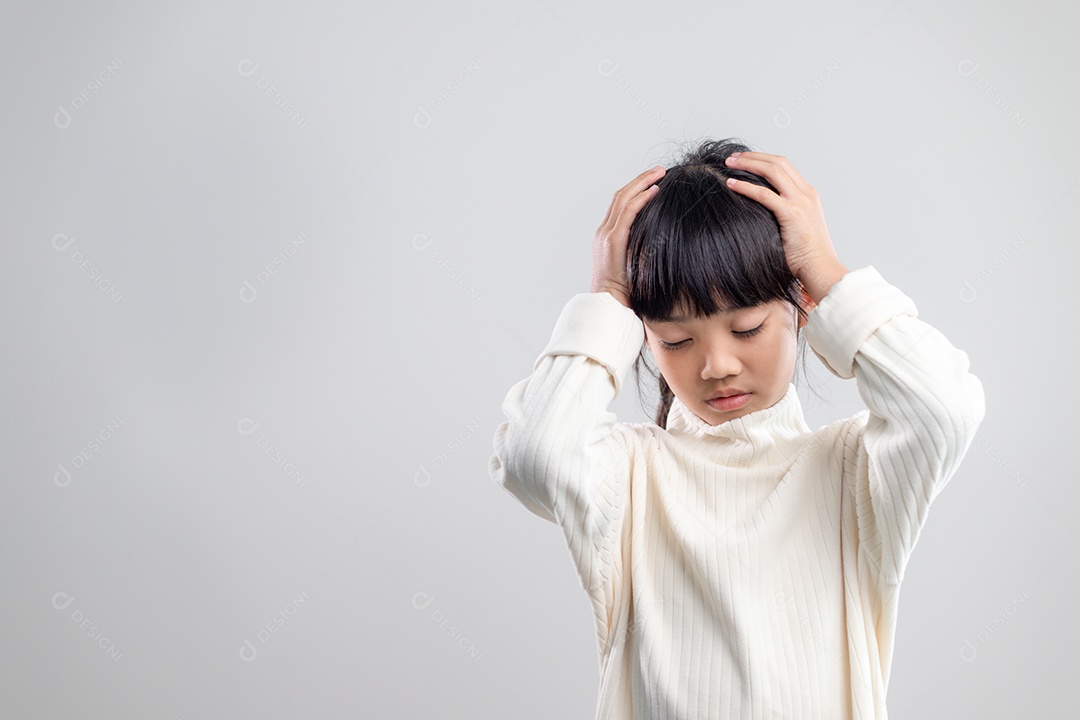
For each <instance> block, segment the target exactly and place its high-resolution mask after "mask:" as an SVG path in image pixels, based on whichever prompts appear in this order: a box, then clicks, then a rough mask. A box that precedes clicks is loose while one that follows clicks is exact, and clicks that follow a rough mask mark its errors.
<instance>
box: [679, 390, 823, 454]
mask: <svg viewBox="0 0 1080 720" xmlns="http://www.w3.org/2000/svg"><path fill="white" fill-rule="evenodd" d="M667 429H668V432H670V433H672V434H676V435H678V434H682V435H691V436H694V437H700V438H715V440H716V441H718V442H725V443H731V444H734V445H751V446H753V447H755V448H766V447H770V446H774V445H781V444H786V443H788V442H790V441H793V440H796V439H797V438H798V437H799V436H801V435H804V434H806V433H808V432H810V428H809V426H807V424H806V419H805V418H804V416H803V411H802V404H801V403H800V402H799V395H798V393H796V391H795V385H794V384H793V383H788V387H787V391H786V392H785V393H784V395H783V397H781V398H780V399H779V400H778V401H777V402H775V403H774V404H772V405H770V406H769V407H767V408H762V409H760V410H754V411H752V412H749V413H747V414H745V415H741V416H739V417H735V418H732V419H730V420H725V421H724V422H721V423H719V424H717V425H711V424H709V423H708V422H706V421H705V420H703V419H701V418H700V417H698V415H697V414H696V413H694V412H693V411H692V410H691V409H690V408H689V407H687V406H686V405H685V404H683V402H682V401H681V400H679V398H678V397H675V398H673V399H672V401H671V410H670V412H669V413H668V422H667Z"/></svg>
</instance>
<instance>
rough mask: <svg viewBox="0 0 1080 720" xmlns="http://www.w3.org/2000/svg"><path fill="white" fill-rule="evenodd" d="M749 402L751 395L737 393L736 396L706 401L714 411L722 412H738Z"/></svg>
mask: <svg viewBox="0 0 1080 720" xmlns="http://www.w3.org/2000/svg"><path fill="white" fill-rule="evenodd" d="M748 402H750V393H736V394H734V395H727V396H724V397H715V398H712V399H710V400H706V401H705V403H706V404H707V405H708V406H709V407H711V408H712V409H713V410H720V411H721V412H729V411H731V410H738V409H739V408H741V407H742V406H743V405H745V404H746V403H748Z"/></svg>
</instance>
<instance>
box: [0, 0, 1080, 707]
mask: <svg viewBox="0 0 1080 720" xmlns="http://www.w3.org/2000/svg"><path fill="white" fill-rule="evenodd" d="M1078 24H1080V10H1078V9H1077V5H1075V4H1073V3H1065V2H1058V3H1035V4H1032V3H1003V2H997V3H993V4H987V3H973V2H969V3H947V4H943V3H937V2H930V1H929V0H883V1H873V2H854V1H851V0H849V1H847V2H833V3H828V4H817V5H815V6H813V7H809V6H806V5H804V4H796V3H790V4H783V3H775V2H772V3H750V2H745V3H728V2H683V3H674V4H672V3H669V4H666V5H658V4H655V3H652V4H646V3H641V4H639V5H637V6H633V7H631V6H627V5H624V4H616V3H610V2H608V3H592V4H581V3H575V2H570V1H569V0H520V1H515V2H484V3H481V2H469V3H436V2H429V3H426V4H420V3H397V4H394V5H392V6H391V5H390V4H385V5H379V6H376V5H374V4H359V3H344V2H337V3H329V2H308V3H303V4H300V3H266V2H235V3H229V4H227V5H226V4H223V3H216V2H210V1H209V0H175V1H174V0H159V1H156V2H153V3H135V2H127V3H122V2H107V3H93V4H91V3H77V2H69V3H56V2H34V3H20V4H15V3H8V4H5V6H4V9H3V11H2V17H0V34H2V37H0V55H2V59H3V62H2V68H3V69H2V71H0V72H2V78H3V79H2V86H0V88H2V92H3V100H4V102H3V103H2V105H0V126H2V128H3V133H2V135H0V138H2V145H0V232H2V239H3V251H4V256H3V258H4V262H3V264H2V265H0V292H2V293H3V307H4V311H3V315H2V326H0V330H2V336H3V343H2V348H3V350H2V366H3V381H2V382H3V415H2V421H3V426H2V428H0V443H2V451H3V452H2V459H3V483H2V485H0V492H2V502H0V544H2V547H0V572H2V581H3V592H2V593H0V603H2V620H0V629H2V636H0V658H2V665H0V675H2V676H3V678H4V679H3V681H2V683H0V717H3V718H16V717H17V718H56V717H77V718H82V717H86V718H90V717H109V718H187V719H190V720H197V719H198V718H240V717H259V718H323V717H325V718H337V717H341V718H345V717H350V718H352V717H395V718H396V717H401V718H412V717H446V718H456V717H470V718H507V717H515V718H537V719H539V718H553V717H560V718H587V717H591V716H592V714H593V712H594V710H595V703H596V694H597V688H598V682H599V677H598V661H597V657H596V641H595V631H594V627H593V620H592V615H591V609H590V606H589V603H588V600H587V598H586V595H585V593H584V592H583V591H582V589H581V587H580V585H579V583H578V580H577V578H576V576H575V574H574V569H573V566H572V563H571V560H570V556H569V553H568V552H567V550H566V547H565V544H564V542H563V539H562V536H561V534H560V532H559V530H558V528H557V527H556V526H554V525H552V524H549V523H546V522H544V521H543V520H541V519H539V518H538V517H535V516H533V515H532V514H530V513H529V512H528V511H527V510H525V509H524V508H523V507H522V506H521V505H520V504H519V503H518V502H517V501H516V500H515V499H514V498H512V497H511V496H509V495H508V494H507V493H505V492H504V491H503V490H502V489H501V488H499V487H498V486H497V485H495V484H494V483H493V481H492V480H491V479H490V477H489V476H488V471H487V463H488V459H489V457H490V456H491V453H492V436H493V434H494V431H495V428H496V427H497V425H498V423H499V422H501V421H502V419H503V418H502V415H501V412H500V404H501V401H502V398H503V396H504V395H505V393H506V391H507V390H508V389H509V387H510V386H511V385H512V384H513V383H515V382H516V381H518V380H520V379H522V378H524V377H526V376H527V375H528V374H529V372H530V371H531V369H532V364H533V361H534V360H535V359H536V357H537V355H538V354H539V352H540V351H541V349H542V348H543V346H544V344H545V342H546V341H547V338H548V337H549V335H550V333H551V330H552V328H553V326H554V322H555V319H556V318H557V316H558V313H559V311H560V309H561V308H562V306H563V305H564V304H565V302H566V301H567V300H568V299H569V298H570V297H571V296H572V295H573V294H575V293H579V292H587V291H588V290H589V279H590V263H591V243H592V238H593V233H594V232H595V230H596V228H597V226H598V225H599V224H600V221H601V220H602V218H603V216H604V213H605V211H606V209H607V206H608V203H609V201H610V199H611V196H612V194H613V193H614V191H615V190H616V189H618V188H619V187H621V186H622V185H624V184H625V183H627V182H628V181H629V180H630V179H631V178H632V177H633V176H634V175H636V174H637V173H638V172H640V171H641V170H643V169H645V168H647V167H648V166H649V165H651V164H654V163H664V162H670V161H671V160H672V159H673V157H674V154H675V153H676V152H677V150H678V148H679V145H680V143H683V142H684V141H685V142H692V141H695V140H698V139H700V138H703V137H713V138H719V137H732V136H734V137H737V138H740V139H742V140H744V141H745V142H746V143H747V144H749V145H750V146H751V147H752V148H753V149H755V150H761V151H765V152H771V153H776V154H781V155H785V156H787V157H788V158H790V159H791V161H792V162H793V164H794V165H795V167H796V168H797V169H798V170H799V171H800V172H801V173H802V174H803V176H804V177H805V178H806V179H807V180H808V181H809V182H810V183H811V184H812V185H813V186H814V187H815V188H816V189H817V190H818V192H819V193H820V196H821V199H822V203H823V206H824V209H825V214H826V218H827V220H828V227H829V230H830V232H831V235H832V240H833V244H834V246H835V248H836V250H837V253H838V255H839V257H840V258H841V260H842V261H843V262H844V263H845V264H846V265H847V266H848V268H850V269H856V268H859V267H863V266H866V265H873V266H874V267H876V268H877V269H878V270H879V272H881V274H882V275H883V277H884V278H885V279H886V280H888V281H889V282H891V283H893V284H895V285H896V286H898V287H899V288H901V289H902V290H903V291H905V292H906V293H907V294H908V295H909V296H910V297H912V299H913V300H914V301H915V303H916V305H917V306H918V308H919V316H920V317H921V318H923V319H925V320H926V321H928V322H929V323H931V324H932V325H933V326H935V327H936V328H938V329H940V330H941V331H942V332H943V333H944V334H945V336H946V337H948V338H949V339H950V341H951V342H952V343H953V344H954V345H956V346H957V347H958V348H960V349H962V350H964V351H965V352H967V353H968V354H969V357H970V359H971V370H972V372H973V373H974V374H975V375H977V376H978V377H979V379H980V380H981V381H982V382H983V384H984V388H985V391H986V396H987V397H986V403H987V416H986V419H985V421H984V423H983V425H982V426H981V428H980V431H979V433H978V437H977V438H976V440H975V441H974V443H973V444H972V446H971V448H970V450H969V451H968V455H967V457H966V458H965V460H964V462H963V464H962V465H961V467H960V469H959V471H958V473H957V474H956V475H955V476H954V477H953V478H952V480H951V482H950V483H949V485H948V486H947V487H946V489H945V490H944V491H943V492H942V494H941V495H940V496H939V497H938V498H937V500H936V501H935V503H934V505H933V507H932V509H931V512H930V515H929V518H928V521H927V524H926V526H925V529H924V530H923V532H922V535H921V537H920V539H919V541H918V545H917V547H916V549H915V551H914V554H913V556H912V562H911V565H910V569H909V572H908V573H907V575H906V578H905V582H904V585H903V589H902V599H901V605H900V618H899V629H898V631H897V638H896V650H895V654H894V657H893V669H892V677H891V685H890V691H889V707H890V712H891V717H893V718H896V719H897V720H904V719H911V720H913V719H915V718H918V719H919V720H928V719H930V718H956V717H978V718H1012V717H1021V716H1022V717H1040V718H1051V717H1065V715H1066V714H1067V713H1069V712H1073V711H1074V708H1075V690H1074V687H1075V678H1076V676H1077V674H1078V673H1080V663H1078V661H1077V654H1076V652H1075V647H1076V646H1077V644H1078V643H1080V632H1078V621H1077V617H1076V614H1075V607H1076V598H1077V596H1078V591H1080V582H1078V580H1077V577H1078V570H1080V567H1078V566H1080V512H1078V499H1080V486H1078V483H1077V481H1076V478H1077V473H1076V471H1075V469H1074V465H1073V452H1074V450H1075V447H1076V446H1075V440H1074V438H1073V435H1074V433H1075V431H1076V427H1077V424H1076V418H1075V413H1074V407H1075V404H1076V400H1077V373H1076V370H1075V367H1076V357H1077V355H1076V353H1077V341H1076V339H1075V332H1076V331H1075V327H1074V325H1073V323H1072V322H1069V321H1068V320H1067V315H1069V314H1071V308H1072V307H1073V306H1074V304H1075V303H1074V299H1075V287H1076V283H1075V277H1076V268H1077V265H1078V260H1080V253H1078V242H1077V240H1078V237H1077V230H1076V228H1077V227H1078V220H1080V213H1078V211H1077V208H1078V206H1080V203H1078V200H1080V142H1078V141H1077V138H1076V134H1075V119H1076V117H1077V114H1078V113H1080V104H1078V102H1077V99H1076V93H1075V89H1076V88H1077V87H1078V86H1080V72H1078V63H1077V56H1076V50H1075V43H1074V40H1075V38H1074V37H1073V35H1074V33H1075V28H1076V27H1077V25H1078ZM807 363H808V367H809V368H810V379H811V380H812V384H813V386H814V387H817V388H818V392H819V394H820V396H819V395H818V394H815V393H813V392H812V391H811V390H810V388H808V386H807V384H806V383H805V382H804V381H803V380H802V379H801V376H800V380H799V385H800V389H799V393H800V397H801V399H802V402H803V406H804V409H805V410H806V414H807V421H808V423H809V425H810V426H811V428H817V427H819V426H820V425H822V424H824V423H826V422H829V421H831V420H833V419H837V418H840V417H847V416H849V415H851V414H853V413H854V412H857V411H858V410H861V409H862V407H863V405H862V403H861V400H860V398H859V395H858V392H857V387H856V382H855V381H854V380H850V381H841V380H839V379H837V378H834V377H832V376H831V375H829V374H828V373H827V372H826V371H825V368H824V366H822V365H821V363H820V361H818V360H817V359H816V358H815V357H814V356H813V355H812V354H809V352H808V359H807ZM626 387H627V392H625V393H624V394H623V395H621V396H620V397H619V398H617V399H616V401H615V403H614V404H613V406H612V409H613V410H614V411H615V412H616V414H617V415H618V416H619V418H620V419H622V420H626V421H644V420H647V419H648V418H649V417H650V416H651V414H652V408H651V403H652V401H653V399H654V397H653V396H652V395H650V394H648V393H647V392H642V394H641V395H640V396H639V394H638V391H637V388H636V386H635V384H634V382H633V375H632V374H631V375H630V376H629V380H628V382H627V385H626ZM646 390H647V391H649V392H654V391H653V388H651V387H648V386H647V387H646Z"/></svg>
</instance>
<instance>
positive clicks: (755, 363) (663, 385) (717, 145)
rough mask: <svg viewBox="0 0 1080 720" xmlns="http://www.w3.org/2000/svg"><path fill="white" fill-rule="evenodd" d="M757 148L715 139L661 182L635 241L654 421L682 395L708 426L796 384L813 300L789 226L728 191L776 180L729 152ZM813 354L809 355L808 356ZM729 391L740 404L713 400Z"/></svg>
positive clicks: (632, 277) (631, 265)
mask: <svg viewBox="0 0 1080 720" xmlns="http://www.w3.org/2000/svg"><path fill="white" fill-rule="evenodd" d="M740 150H741V151H748V150H751V148H749V147H747V146H746V145H743V144H740V143H737V142H733V141H731V140H706V141H704V142H702V143H700V144H699V145H697V146H696V147H693V148H691V149H690V150H689V151H687V152H685V153H684V154H683V156H682V157H681V158H680V160H679V161H678V162H677V163H676V164H675V165H673V166H671V167H668V169H667V172H666V173H665V174H664V176H663V177H662V178H661V179H660V180H658V181H657V183H656V184H657V185H658V186H659V189H658V191H657V193H656V195H655V196H653V198H652V199H651V200H649V201H648V203H646V204H645V206H644V207H643V208H642V209H641V210H640V211H639V212H638V214H637V216H636V217H635V218H634V222H633V223H632V225H631V226H630V236H629V241H628V244H627V280H628V284H629V288H630V294H629V301H630V306H631V308H633V310H634V312H635V313H636V314H637V315H638V317H640V318H641V320H642V324H643V325H644V327H645V344H646V347H643V348H642V354H641V355H640V356H639V357H638V362H637V363H636V364H635V373H636V374H637V376H638V380H639V382H640V373H639V370H638V366H639V365H640V364H641V362H642V361H643V360H645V352H646V350H648V352H649V353H650V354H651V355H652V357H653V358H654V359H655V361H656V366H657V369H658V371H659V373H658V375H657V374H655V373H654V375H655V377H656V379H657V380H658V381H659V387H660V402H659V406H658V408H657V411H656V422H657V424H658V425H660V426H661V427H667V415H668V411H669V410H670V408H671V401H672V398H673V397H674V396H677V397H678V398H679V400H681V401H682V402H683V404H685V405H686V406H687V407H688V408H689V409H690V410H691V411H693V412H694V413H695V414H696V415H697V416H698V417H700V418H701V419H702V420H704V421H706V422H707V423H709V424H710V425H717V424H719V423H722V422H725V421H727V420H731V419H733V418H736V417H741V416H743V415H746V414H747V413H750V412H753V411H755V410H761V409H764V408H767V407H770V406H772V405H774V404H776V402H777V401H779V400H780V398H782V397H783V395H784V393H785V392H786V391H787V388H788V385H789V383H791V382H792V378H793V375H794V370H795V362H796V355H797V354H799V353H800V351H801V353H802V354H803V355H805V341H802V340H801V336H802V333H801V329H802V327H803V326H804V325H805V324H806V319H807V315H808V313H809V311H810V310H811V309H812V308H813V302H812V301H811V300H810V298H809V296H808V295H807V294H806V293H805V291H804V290H803V288H802V285H801V284H800V283H799V281H798V280H797V279H796V278H795V276H793V275H792V274H791V271H790V270H789V269H788V265H787V260H786V258H785V256H784V249H783V244H782V242H781V239H780V226H779V223H778V222H777V220H776V217H775V216H774V215H773V213H772V211H770V210H769V209H768V208H766V207H765V206H764V205H761V204H760V203H758V202H756V201H754V200H751V199H749V198H747V197H745V196H743V195H740V194H739V193H737V192H735V191H733V190H730V189H729V188H728V187H727V185H726V184H725V182H724V181H725V180H726V179H727V178H728V177H736V178H739V179H742V180H748V181H750V182H754V183H757V184H758V185H763V186H765V187H769V188H770V189H775V188H772V185H771V184H769V182H768V181H767V180H765V179H764V178H762V177H760V176H758V175H754V174H751V173H747V172H745V171H741V170H731V169H729V168H727V167H726V166H725V165H724V159H725V158H726V157H727V156H728V155H729V154H731V153H733V152H736V151H740ZM803 359H804V361H805V357H804V358H803ZM731 391H740V392H742V393H746V394H747V397H745V398H742V399H741V402H739V403H733V402H729V403H715V402H709V400H710V398H713V397H715V396H717V395H719V394H726V393H728V392H731Z"/></svg>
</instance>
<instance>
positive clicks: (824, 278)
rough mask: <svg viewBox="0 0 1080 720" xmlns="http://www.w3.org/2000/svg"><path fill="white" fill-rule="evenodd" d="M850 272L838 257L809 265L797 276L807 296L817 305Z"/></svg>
mask: <svg viewBox="0 0 1080 720" xmlns="http://www.w3.org/2000/svg"><path fill="white" fill-rule="evenodd" d="M848 272H850V270H849V269H848V268H847V267H846V266H845V265H844V264H843V263H842V262H840V259H839V258H838V257H836V256H832V257H829V258H824V259H822V260H820V261H818V262H814V263H809V264H807V265H806V266H804V268H803V269H802V270H801V271H800V272H799V273H798V274H797V275H796V277H797V278H798V279H799V282H800V283H802V286H803V288H805V289H806V294H807V295H809V296H810V299H811V300H813V301H814V303H815V304H817V303H820V302H821V300H822V298H824V297H825V296H826V295H827V294H828V293H829V290H830V289H831V288H832V286H833V285H835V284H836V283H837V282H839V280H840V278H842V277H844V275H846V274H847V273H848Z"/></svg>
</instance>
